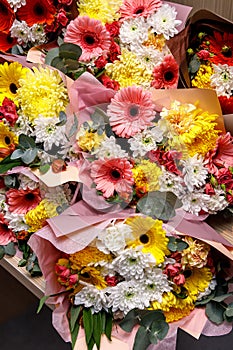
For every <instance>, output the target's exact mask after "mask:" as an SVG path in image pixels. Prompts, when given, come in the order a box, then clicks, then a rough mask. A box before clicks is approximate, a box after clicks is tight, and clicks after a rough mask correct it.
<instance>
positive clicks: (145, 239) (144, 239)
mask: <svg viewBox="0 0 233 350" xmlns="http://www.w3.org/2000/svg"><path fill="white" fill-rule="evenodd" d="M139 240H140V242H141V243H142V244H147V243H148V242H149V237H148V235H147V234H143V235H141V236H140V237H139Z"/></svg>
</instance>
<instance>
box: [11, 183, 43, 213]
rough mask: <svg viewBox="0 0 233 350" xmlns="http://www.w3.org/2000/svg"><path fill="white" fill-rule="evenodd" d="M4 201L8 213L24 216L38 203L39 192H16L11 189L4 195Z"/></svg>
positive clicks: (27, 190) (36, 190)
mask: <svg viewBox="0 0 233 350" xmlns="http://www.w3.org/2000/svg"><path fill="white" fill-rule="evenodd" d="M6 199H7V204H8V205H9V211H10V212H13V213H16V214H25V213H27V212H28V211H29V210H31V209H33V208H35V207H36V206H37V205H38V204H39V203H40V201H41V196H40V190H39V189H38V188H36V189H34V190H30V189H26V190H23V189H20V190H17V189H15V188H11V189H10V190H9V191H7V193H6Z"/></svg>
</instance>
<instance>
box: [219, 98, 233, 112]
mask: <svg viewBox="0 0 233 350" xmlns="http://www.w3.org/2000/svg"><path fill="white" fill-rule="evenodd" d="M218 99H219V102H220V105H221V108H222V113H223V114H232V113H233V96H230V97H227V96H219V97H218Z"/></svg>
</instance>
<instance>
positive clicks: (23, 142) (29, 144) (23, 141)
mask: <svg viewBox="0 0 233 350" xmlns="http://www.w3.org/2000/svg"><path fill="white" fill-rule="evenodd" d="M19 146H20V147H22V148H23V149H28V148H35V147H36V144H35V141H34V139H33V138H32V137H30V136H27V135H24V134H21V135H19Z"/></svg>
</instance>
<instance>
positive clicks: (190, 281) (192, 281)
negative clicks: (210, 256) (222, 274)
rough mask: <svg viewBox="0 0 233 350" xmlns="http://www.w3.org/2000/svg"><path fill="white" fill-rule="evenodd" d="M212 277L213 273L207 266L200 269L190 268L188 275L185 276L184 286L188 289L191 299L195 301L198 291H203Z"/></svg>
mask: <svg viewBox="0 0 233 350" xmlns="http://www.w3.org/2000/svg"><path fill="white" fill-rule="evenodd" d="M212 278H213V274H212V273H211V271H210V269H209V268H208V267H204V268H202V269H198V268H195V269H192V273H191V275H190V277H188V278H186V280H185V284H184V287H185V288H186V289H187V290H188V293H189V295H190V296H191V297H192V298H193V300H194V301H196V298H197V295H198V293H200V292H204V291H205V289H206V288H207V287H208V286H209V284H210V281H211V280H212Z"/></svg>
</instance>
